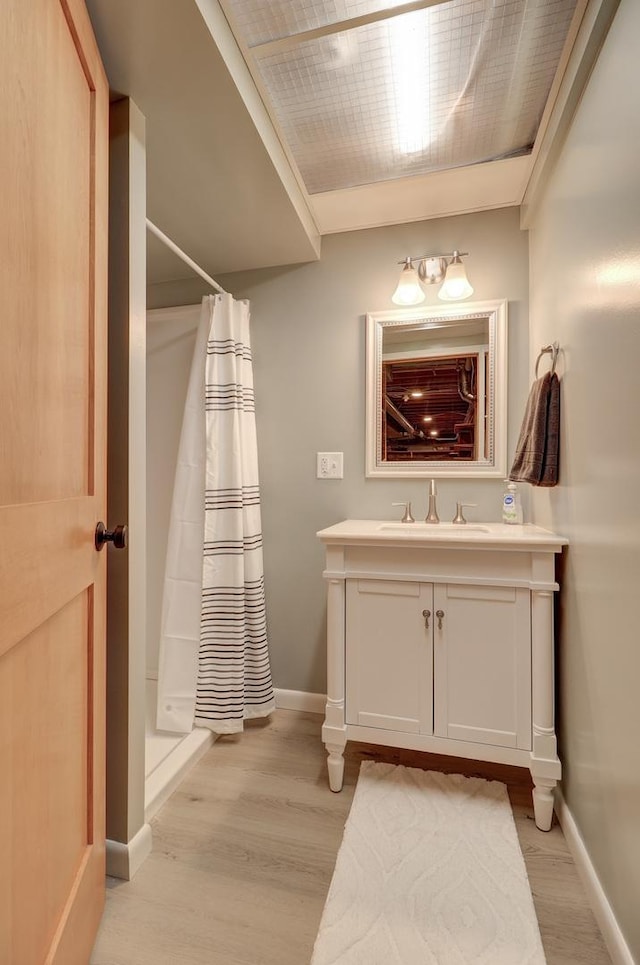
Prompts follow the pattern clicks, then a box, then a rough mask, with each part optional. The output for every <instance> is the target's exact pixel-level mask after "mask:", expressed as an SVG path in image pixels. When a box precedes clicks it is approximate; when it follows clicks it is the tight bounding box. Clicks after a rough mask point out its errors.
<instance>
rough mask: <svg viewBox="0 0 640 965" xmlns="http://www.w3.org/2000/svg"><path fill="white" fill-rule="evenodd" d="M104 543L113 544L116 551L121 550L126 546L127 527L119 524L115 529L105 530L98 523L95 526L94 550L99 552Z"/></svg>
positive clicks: (103, 526) (102, 524)
mask: <svg viewBox="0 0 640 965" xmlns="http://www.w3.org/2000/svg"><path fill="white" fill-rule="evenodd" d="M105 543H113V545H114V546H115V548H116V549H117V550H123V549H124V548H125V546H126V545H127V527H126V526H125V525H124V524H122V523H121V524H120V525H119V526H116V528H115V529H107V527H106V526H105V525H104V523H103V522H102V521H100V522H99V523H98V525H97V526H96V535H95V544H96V549H97V550H101V549H102V547H103V546H104V544H105Z"/></svg>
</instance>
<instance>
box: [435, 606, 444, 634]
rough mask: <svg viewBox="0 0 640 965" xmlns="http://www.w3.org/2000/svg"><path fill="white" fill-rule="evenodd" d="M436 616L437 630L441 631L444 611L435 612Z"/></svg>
mask: <svg viewBox="0 0 640 965" xmlns="http://www.w3.org/2000/svg"><path fill="white" fill-rule="evenodd" d="M436 616H437V618H438V630H442V618H443V617H444V610H436Z"/></svg>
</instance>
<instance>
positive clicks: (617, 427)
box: [530, 0, 640, 961]
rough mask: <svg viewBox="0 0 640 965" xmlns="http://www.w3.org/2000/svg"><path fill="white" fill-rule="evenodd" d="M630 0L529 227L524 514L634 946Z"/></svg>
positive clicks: (638, 352)
mask: <svg viewBox="0 0 640 965" xmlns="http://www.w3.org/2000/svg"><path fill="white" fill-rule="evenodd" d="M639 38H640V4H638V3H637V0H622V3H621V6H620V8H619V11H618V14H617V16H616V19H615V20H614V22H613V26H612V28H611V31H610V33H609V36H608V38H607V40H606V42H605V45H604V48H603V51H602V53H601V55H600V59H599V61H598V63H597V65H596V67H595V70H594V72H593V75H592V77H591V80H590V83H589V86H588V88H587V91H586V93H585V95H584V97H583V100H582V102H581V104H580V107H579V110H578V113H577V116H576V119H575V121H574V124H573V127H572V129H571V131H570V134H569V137H568V140H567V142H566V144H565V146H564V150H563V152H562V154H561V158H560V161H559V163H558V165H557V167H556V169H555V171H554V174H553V176H552V178H551V180H550V183H549V184H548V186H547V189H546V192H545V196H544V199H543V202H542V205H541V207H540V209H539V210H538V212H537V214H536V217H535V220H534V222H533V227H532V230H531V238H530V243H531V352H532V357H535V356H534V354H533V353H535V352H537V350H538V348H539V347H540V345H542V344H543V343H547V342H549V341H550V340H552V339H558V341H559V342H560V345H561V346H562V358H561V362H560V372H561V373H562V426H561V439H562V449H561V460H562V461H561V472H560V483H561V484H560V485H559V486H558V487H557V489H554V490H549V491H540V492H538V493H536V494H535V499H534V512H535V519H536V521H537V522H539V523H541V524H542V525H549V526H552V527H553V528H555V529H557V530H558V531H559V532H561V533H563V534H564V535H566V536H568V537H569V539H570V541H571V543H570V547H569V549H568V552H566V554H565V558H566V565H565V568H564V574H563V577H562V584H563V588H562V596H561V600H562V609H561V626H560V635H559V715H560V724H561V728H560V738H561V740H560V754H561V757H562V759H563V764H564V779H563V789H564V794H565V797H566V800H567V803H568V805H569V807H570V809H571V811H572V813H573V815H574V817H575V820H576V822H577V825H578V828H579V830H580V832H581V834H582V835H583V837H584V840H585V843H586V846H587V849H588V851H589V854H590V856H591V859H592V861H593V863H594V865H595V868H596V870H597V873H598V875H599V876H600V878H601V881H602V884H603V886H604V889H605V892H606V894H607V896H608V898H609V901H610V902H611V904H612V906H613V909H614V912H615V915H616V917H617V919H618V922H619V924H620V926H621V927H622V930H623V932H624V934H625V936H626V939H627V942H628V944H629V946H630V948H631V950H632V953H633V955H634V956H635V959H636V960H637V961H640V916H639V915H638V907H639V905H638V903H639V900H640V805H639V793H638V789H639V786H640V752H639V750H638V737H639V735H640V700H639V699H638V687H639V684H640V647H639V646H638V580H639V578H640V510H639V508H638V495H639V493H640V418H639V411H640V405H639V402H638V389H639V385H640V380H639V377H638V361H639V359H640V190H639V186H638V172H639V171H640V111H639V110H638V39H639Z"/></svg>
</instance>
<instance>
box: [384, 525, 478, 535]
mask: <svg viewBox="0 0 640 965" xmlns="http://www.w3.org/2000/svg"><path fill="white" fill-rule="evenodd" d="M378 529H379V530H381V531H382V532H385V533H406V534H407V536H410V535H411V533H420V535H421V536H443V535H444V534H445V533H446V534H447V535H449V536H450V535H451V534H452V533H459V534H460V536H464V535H465V533H488V532H489V530H488V528H487V527H486V526H476V525H475V523H462V524H460V523H382V524H381V525H380V526H379V527H378Z"/></svg>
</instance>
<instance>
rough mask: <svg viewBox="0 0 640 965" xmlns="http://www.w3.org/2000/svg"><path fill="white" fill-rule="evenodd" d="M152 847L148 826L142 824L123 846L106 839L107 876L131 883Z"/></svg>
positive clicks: (118, 842)
mask: <svg viewBox="0 0 640 965" xmlns="http://www.w3.org/2000/svg"><path fill="white" fill-rule="evenodd" d="M152 845H153V841H152V837H151V825H150V824H143V825H142V827H141V828H140V830H139V831H138V832H137V833H136V834H134V836H133V837H132V838H131V841H129V842H127V844H123V843H122V841H110V840H109V838H107V841H106V864H107V874H108V875H110V876H111V877H112V878H122V879H123V880H124V881H131V879H132V878H133V876H134V874H135V873H136V871H137V870H138V868H139V867H140V865H141V864H142V862H143V861H144V859H145V858H146V857H147V855H149V854H151V847H152Z"/></svg>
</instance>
